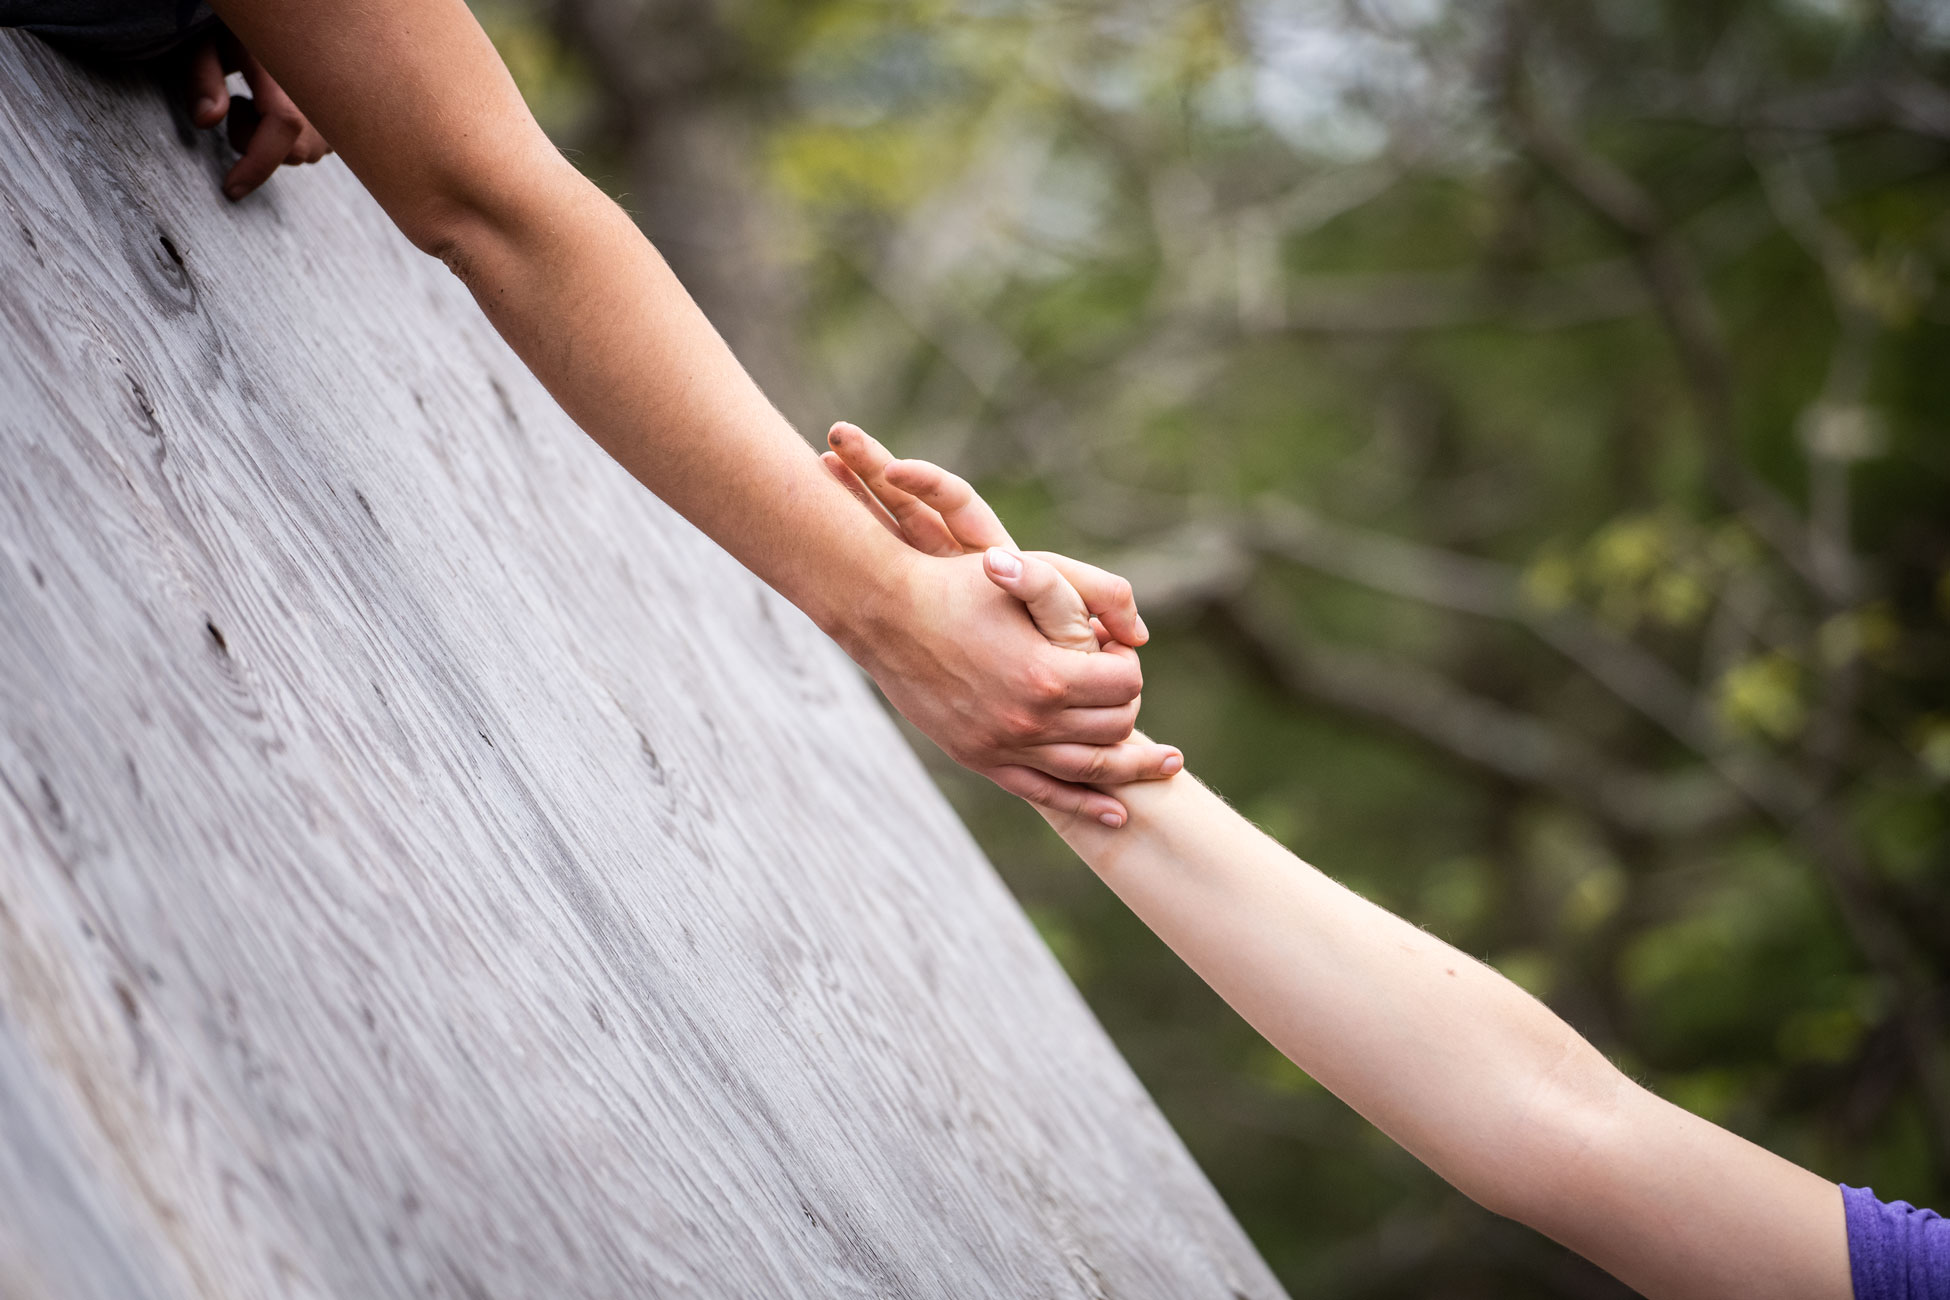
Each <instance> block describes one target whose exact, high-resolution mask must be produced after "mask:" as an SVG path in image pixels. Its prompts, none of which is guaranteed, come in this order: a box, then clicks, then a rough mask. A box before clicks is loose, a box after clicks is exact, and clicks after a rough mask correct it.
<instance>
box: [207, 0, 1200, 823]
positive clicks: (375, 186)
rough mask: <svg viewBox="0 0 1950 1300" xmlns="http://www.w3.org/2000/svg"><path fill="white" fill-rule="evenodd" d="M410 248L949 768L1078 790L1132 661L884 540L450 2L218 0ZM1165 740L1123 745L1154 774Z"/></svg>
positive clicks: (974, 570) (1114, 727)
mask: <svg viewBox="0 0 1950 1300" xmlns="http://www.w3.org/2000/svg"><path fill="white" fill-rule="evenodd" d="M215 8H216V9H217V11H218V13H219V15H220V16H221V17H222V18H223V19H224V21H225V22H226V24H227V25H228V26H229V27H230V29H231V31H233V32H234V33H235V34H236V35H237V37H238V38H239V39H240V40H241V41H242V42H243V44H244V46H245V47H247V48H248V49H249V51H250V52H251V54H252V55H254V56H255V57H256V58H257V59H258V60H260V61H261V62H262V64H263V66H264V67H265V68H266V69H267V70H268V71H269V72H270V73H271V74H272V75H273V76H275V78H276V79H277V81H278V83H279V84H280V85H282V86H283V88H284V89H285V90H286V91H288V92H289V94H290V97H291V99H292V101H293V102H294V103H295V104H296V106H297V107H298V108H299V109H301V110H302V111H303V113H304V114H305V115H306V116H307V117H308V118H309V119H310V120H311V122H312V123H314V124H315V125H316V127H317V128H318V130H319V131H320V132H321V133H322V135H323V137H324V138H325V139H329V140H330V141H331V142H332V144H333V145H334V146H335V147H336V148H337V150H338V152H339V153H340V154H341V155H342V156H343V158H344V159H345V161H346V164H347V165H348V166H350V167H351V168H352V170H353V171H354V172H355V173H356V174H357V175H358V177H359V179H360V180H362V181H363V182H364V183H365V184H366V186H367V188H368V189H370V190H371V191H372V193H373V195H374V197H375V198H377V199H378V201H379V203H380V204H381V206H382V207H384V208H385V210H386V212H387V213H388V215H390V216H391V217H392V218H393V220H394V221H395V222H397V223H398V225H399V226H400V228H401V229H402V230H403V231H404V232H405V233H406V235H407V236H408V238H410V239H411V240H412V241H413V242H414V243H415V244H416V245H418V246H419V247H420V248H421V249H423V250H425V251H426V252H428V253H432V254H434V255H436V256H438V257H440V258H442V259H443V260H445V261H446V263H447V264H448V265H449V266H450V267H452V268H453V270H454V272H455V273H456V274H457V275H459V276H460V278H461V279H462V280H463V281H464V282H465V283H466V285H467V287H468V288H469V289H470V290H471V291H472V292H473V294H474V297H475V300H476V301H477V302H478V303H480V305H481V309H482V310H483V311H484V312H485V313H486V314H487V316H488V318H489V319H490V320H491V321H492V322H493V323H494V325H495V328H496V329H498V330H499V331H500V332H501V335H502V337H504V338H505V339H507V340H508V342H509V344H510V345H511V346H512V347H513V348H514V350H515V351H516V352H517V353H518V354H520V356H521V358H522V360H523V361H525V362H526V363H527V364H528V366H529V368H530V369H531V370H533V371H534V372H535V374H536V375H537V376H538V377H539V378H540V379H541V381H542V383H543V384H545V385H546V386H547V387H548V389H549V391H550V392H551V393H553V394H554V396H555V398H556V400H557V401H558V402H560V403H561V404H562V407H563V409H564V410H566V411H567V412H568V413H569V414H570V415H571V416H572V417H573V418H574V419H575V420H576V422H577V423H578V424H580V425H581V426H582V427H583V428H584V429H585V430H587V431H588V432H589V434H590V435H591V436H592V437H594V438H595V439H596V440H597V442H599V443H601V444H602V446H603V447H604V448H605V449H607V450H608V451H609V453H610V454H611V455H613V456H614V457H615V458H616V459H617V460H618V461H620V462H621V463H622V464H623V465H624V466H625V467H626V468H628V469H629V470H630V472H631V473H633V474H634V475H635V476H636V477H637V478H638V479H640V480H641V481H642V482H643V483H644V484H645V485H646V486H648V487H649V488H650V489H651V490H652V491H654V492H655V493H656V494H657V495H658V496H660V497H662V498H663V499H664V500H665V501H667V502H669V503H670V504H671V505H672V506H674V507H675V508H676V509H677V510H678V511H679V512H681V513H682V514H683V515H684V516H685V517H686V518H687V519H689V520H691V522H693V523H694V524H696V525H697V526H698V527H700V528H701V529H703V530H704V531H705V532H706V533H708V534H709V535H710V536H711V537H712V538H713V539H714V540H716V541H717V542H718V543H719V544H720V545H722V546H724V547H725V549H727V550H728V551H730V552H731V553H732V554H733V555H735V556H736V557H737V558H738V559H739V560H740V561H742V562H743V563H744V564H745V565H746V566H747V567H748V568H750V569H752V570H753V571H754V572H756V573H757V574H758V575H759V576H761V577H762V578H764V579H765V580H766V581H767V582H769V583H770V584H771V585H772V586H773V587H774V588H776V589H777V590H778V591H779V592H781V593H782V594H783V595H785V596H786V597H787V598H788V599H790V600H791V601H793V603H795V604H796V605H798V606H799V607H800V608H801V609H803V610H805V611H806V612H807V613H808V614H809V615H811V616H812V618H813V619H814V621H815V622H817V623H818V624H819V625H820V626H821V627H822V628H823V629H825V630H826V631H827V632H828V633H829V634H830V635H832V636H833V637H834V638H835V639H836V640H838V641H839V642H840V644H841V645H843V646H844V647H845V648H846V649H847V651H848V652H849V653H850V654H852V656H853V657H854V658H855V659H856V660H857V661H859V662H860V663H861V664H862V665H864V666H865V667H866V668H867V669H868V671H870V672H871V673H872V674H873V676H874V677H875V679H876V680H877V681H878V682H879V683H880V685H881V688H882V689H883V690H884V691H885V692H886V693H887V695H888V697H889V699H891V700H892V701H893V703H894V704H895V706H896V707H898V708H899V709H900V710H901V711H902V712H903V713H905V714H906V715H907V716H908V717H909V718H911V719H912V720H913V721H914V722H915V724H916V725H917V726H919V727H920V728H921V730H922V731H924V732H926V733H927V734H928V735H929V736H930V737H932V738H933V739H934V740H935V741H936V742H937V743H939V744H940V745H941V746H942V748H944V749H945V750H947V751H948V753H949V754H950V755H951V756H953V757H954V758H955V759H957V760H958V761H960V762H962V763H965V764H967V765H968V766H970V767H974V768H976V769H978V770H981V771H985V772H991V773H993V772H1006V771H1013V770H1018V769H1021V770H1037V771H1040V772H1041V773H1044V774H1046V776H1045V779H1044V781H1043V783H1042V785H1040V786H1039V787H1038V793H1039V794H1040V796H1041V797H1043V798H1045V799H1048V800H1051V801H1054V802H1057V803H1059V804H1060V805H1062V806H1065V807H1069V808H1094V809H1098V810H1100V811H1101V810H1104V809H1114V808H1116V807H1117V804H1116V801H1115V800H1114V799H1111V798H1108V797H1106V796H1104V795H1101V794H1097V793H1095V792H1092V791H1090V790H1088V789H1085V788H1084V787H1082V786H1080V785H1077V784H1075V783H1074V781H1075V780H1076V779H1087V778H1089V777H1090V776H1092V775H1094V773H1095V771H1096V770H1097V769H1096V768H1095V767H1093V765H1092V764H1090V763H1088V762H1080V761H1078V759H1079V758H1080V757H1087V756H1089V755H1092V754H1094V753H1096V751H1097V750H1098V749H1099V748H1100V747H1102V746H1107V745H1113V744H1115V743H1116V742H1119V741H1122V740H1123V739H1125V737H1127V736H1128V735H1129V734H1130V730H1131V727H1132V725H1133V723H1134V722H1135V720H1136V715H1137V696H1138V692H1139V690H1140V688H1141V685H1142V675H1141V674H1140V672H1139V670H1138V666H1137V662H1136V659H1135V657H1134V656H1113V655H1090V656H1081V655H1064V654H1061V653H1059V652H1057V651H1056V650H1054V649H1053V648H1052V647H1050V646H1049V645H1048V644H1047V642H1045V641H1044V639H1043V638H1042V637H1040V636H1038V635H1036V632H1035V629H1034V628H1033V626H1032V625H1031V624H1030V622H1029V620H1028V619H1027V618H1025V617H1024V616H1023V613H1022V610H1021V608H1020V607H1019V606H1018V605H1017V604H1016V603H1015V602H1014V601H1012V600H1010V599H1009V598H1008V597H1007V596H1005V595H1004V594H1003V593H1002V592H999V591H997V590H995V589H994V588H993V587H992V586H991V585H990V584H989V583H988V581H987V580H986V579H985V578H984V577H983V575H982V571H981V564H980V561H979V559H975V558H973V557H959V556H957V557H942V556H929V555H923V554H921V553H919V552H916V551H914V550H912V549H911V548H910V547H908V546H906V545H905V544H903V543H902V542H900V541H899V540H898V539H896V538H893V537H890V536H889V535H888V534H887V533H886V532H885V531H884V530H883V529H881V528H880V527H879V526H878V525H877V524H876V523H875V522H874V521H873V520H872V519H871V518H869V517H868V516H866V515H865V514H864V513H863V512H862V511H860V510H859V508H858V507H857V506H856V505H855V504H854V503H853V502H852V501H851V500H850V499H849V498H848V496H847V494H846V492H845V491H844V490H843V489H842V488H841V487H840V486H839V485H838V484H836V483H834V482H833V480H832V479H831V477H830V476H829V475H828V474H827V473H826V471H825V470H823V469H822V468H821V467H820V464H819V462H818V459H817V458H816V456H815V455H814V453H813V452H812V450H811V449H810V448H809V447H807V446H806V444H805V443H804V442H803V441H802V440H801V439H800V438H799V437H798V435H797V434H796V433H794V432H793V430H792V429H791V428H790V427H789V426H788V425H787V424H786V422H785V420H784V419H783V418H782V417H781V416H780V415H779V413H778V412H777V411H776V410H775V409H774V408H773V407H772V405H771V403H770V402H768V401H767V400H766V398H765V396H764V395H763V394H762V393H760V392H759V390H758V388H757V386H756V385H755V384H753V382H752V381H751V380H750V379H749V378H748V377H747V376H746V374H745V372H744V370H743V369H742V368H741V367H740V366H739V364H738V362H737V360H736V359H735V358H734V357H733V356H732V354H731V352H730V350H729V349H728V348H726V346H725V345H724V343H723V341H722V340H720V339H719V337H718V335H717V333H716V332H715V331H714V330H713V329H712V328H711V326H710V324H709V323H708V322H707V321H706V320H705V318H704V316H703V314H702V313H701V312H700V311H699V310H698V309H697V307H696V305H695V304H694V303H693V302H692V301H691V299H690V296H689V295H688V294H687V293H686V292H685V291H684V289H683V287H682V286H681V285H680V284H679V283H678V282H677V279H676V277H675V276H674V275H672V273H671V271H670V269H669V267H668V266H666V265H665V263H664V261H663V259H662V258H661V257H660V256H658V254H657V252H656V250H655V249H654V248H652V247H651V246H650V244H649V243H648V242H647V241H646V240H645V239H644V238H643V236H642V235H641V234H640V233H639V232H638V231H637V229H636V227H635V225H634V224H633V223H632V222H631V221H630V219H629V217H628V216H627V215H625V214H624V212H623V211H622V210H621V209H620V208H618V207H617V206H616V204H614V203H613V202H611V201H610V200H609V199H608V198H607V197H606V196H604V195H603V194H602V193H601V192H600V191H599V190H597V189H596V188H595V187H594V186H593V185H591V184H590V183H589V182H588V181H586V180H585V179H584V178H583V177H582V176H581V175H580V174H579V173H577V172H576V171H575V169H574V168H572V167H571V166H570V165H569V164H568V163H567V162H565V161H564V160H563V159H562V157H561V156H560V155H559V154H558V153H557V152H556V150H555V149H554V147H553V146H552V145H551V144H550V143H549V141H548V140H547V138H546V137H545V136H544V135H543V134H542V132H541V130H540V129H539V128H538V127H537V126H536V124H535V122H534V119H533V118H532V117H531V116H530V115H529V113H528V110H527V108H526V106H525V105H524V104H523V102H522V100H521V96H520V95H519V94H518V93H517V91H516V89H515V86H514V83H513V81H512V80H511V79H510V77H509V76H508V73H507V70H506V69H505V68H504V67H503V66H502V64H501V61H500V59H499V57H498V56H497V55H496V54H495V52H494V49H493V47H492V46H491V45H490V44H489V43H488V40H487V37H486V36H485V35H484V34H483V33H482V31H481V29H480V26H479V25H478V24H477V23H476V22H475V21H474V18H473V16H472V15H471V14H470V13H469V12H468V10H467V7H466V5H465V4H464V3H463V2H462V0H393V2H391V3H386V4H361V5H354V4H346V3H342V0H217V2H216V4H215ZM562 504H563V509H565V510H573V509H574V508H575V507H574V503H573V502H563V503H562ZM1163 757H1164V751H1162V750H1156V751H1151V750H1138V749H1130V750H1127V751H1124V759H1123V762H1124V768H1125V770H1124V772H1123V775H1127V776H1131V777H1144V776H1150V775H1156V774H1157V772H1158V770H1159V764H1160V763H1161V762H1162V760H1163Z"/></svg>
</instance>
